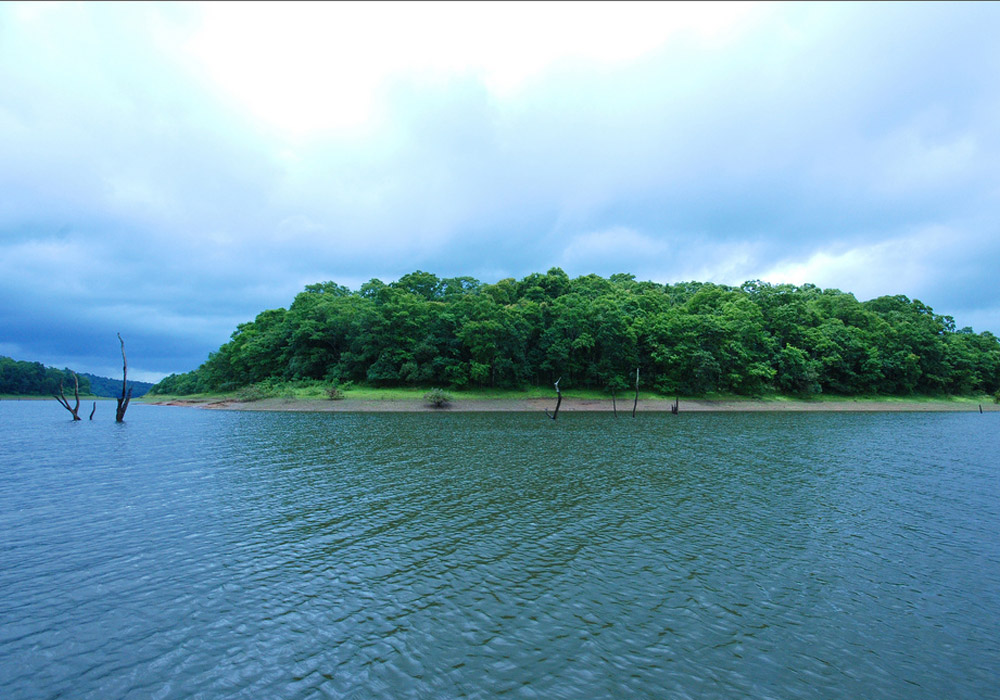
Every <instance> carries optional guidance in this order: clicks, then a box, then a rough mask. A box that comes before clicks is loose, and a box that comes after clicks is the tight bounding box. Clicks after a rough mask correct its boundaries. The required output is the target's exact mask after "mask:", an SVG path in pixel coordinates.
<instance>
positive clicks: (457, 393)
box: [137, 381, 998, 411]
mask: <svg viewBox="0 0 1000 700" xmlns="http://www.w3.org/2000/svg"><path fill="white" fill-rule="evenodd" d="M331 388H332V387H331V385H330V384H328V383H324V382H309V381H299V382H274V383H266V384H259V385H254V386H252V387H246V388H243V389H240V390H238V391H233V392H221V393H203V394H191V395H183V396H177V395H167V394H158V395H147V396H144V397H143V398H141V399H137V401H141V402H143V403H156V404H161V403H182V404H207V405H220V406H221V405H226V406H227V407H242V408H253V407H254V405H255V404H259V405H260V406H261V408H263V407H264V406H267V407H268V408H269V409H272V410H279V409H280V407H281V406H286V407H288V409H289V410H293V409H292V407H293V406H294V405H298V406H299V408H300V409H301V408H304V407H305V406H309V407H310V408H311V410H353V409H355V408H358V407H361V406H364V407H365V408H366V409H371V408H372V406H375V407H377V406H378V405H379V404H384V405H386V406H388V405H389V404H392V405H393V410H405V407H406V406H412V407H413V409H414V410H418V409H419V408H420V407H422V406H423V405H424V404H425V403H426V401H425V399H424V395H425V394H426V393H427V392H428V390H429V389H428V388H426V387H424V388H419V387H395V388H381V387H371V386H364V385H360V386H359V385H348V386H343V387H338V391H339V394H337V395H336V398H331V395H330V389H331ZM445 391H446V392H447V393H448V394H449V396H450V397H451V401H450V404H449V405H450V406H451V407H452V408H454V409H459V410H461V408H462V407H463V406H467V407H470V410H490V409H491V407H494V406H495V407H497V408H500V407H501V405H502V404H503V405H506V406H507V407H508V408H509V407H514V408H509V410H517V408H516V407H522V408H524V407H531V406H534V405H535V404H537V403H538V402H554V401H555V398H556V397H555V391H554V390H553V389H552V388H548V387H529V388H526V389H523V390H514V389H466V390H454V389H446V390H445ZM616 396H617V402H618V409H619V410H620V411H621V410H629V409H630V408H631V405H632V401H633V399H634V396H635V394H634V393H633V392H629V391H623V392H619V393H618V394H617V395H616ZM675 398H678V399H679V400H680V402H681V405H682V407H683V406H684V404H687V405H688V406H689V407H692V408H693V407H695V406H697V407H699V410H711V409H712V408H713V407H717V408H719V410H723V409H724V410H740V409H741V407H742V408H744V409H745V410H800V409H803V408H808V409H810V410H823V408H824V406H828V407H829V408H830V410H849V409H850V406H857V407H858V409H859V410H878V409H879V408H883V409H884V410H921V409H926V410H930V409H936V410H949V409H950V410H974V409H978V406H980V405H982V406H983V410H997V409H998V406H997V405H996V403H995V402H994V399H993V397H991V396H987V395H973V396H918V395H913V396H872V395H869V396H836V395H828V394H821V395H817V396H812V397H808V398H803V397H800V396H786V395H781V394H770V395H765V396H755V397H750V396H735V395H726V394H708V395H703V396H679V397H675V396H674V395H662V394H658V393H656V392H653V391H647V390H643V389H642V388H640V390H639V399H640V404H641V405H643V406H645V407H646V408H647V410H650V409H652V410H663V409H665V408H666V409H668V407H669V404H671V403H672V402H673V401H674V399H675ZM563 400H564V402H565V403H566V406H567V410H611V394H610V393H608V392H606V391H600V390H593V389H569V390H566V391H563ZM400 406H402V407H403V408H402V409H400V408H399V407H400ZM359 410H360V409H359Z"/></svg>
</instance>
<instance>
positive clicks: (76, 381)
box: [52, 372, 80, 420]
mask: <svg viewBox="0 0 1000 700" xmlns="http://www.w3.org/2000/svg"><path fill="white" fill-rule="evenodd" d="M52 396H53V397H54V398H55V400H56V401H58V402H59V403H60V404H61V405H62V407H63V408H65V409H66V410H67V411H69V412H70V414H72V416H73V420H80V415H79V413H77V411H79V410H80V380H79V379H78V378H77V376H76V372H73V396H74V397H75V398H76V405H75V406H73V407H72V408H70V405H69V401H67V400H66V394H65V393H63V383H62V382H61V381H60V382H59V396H56V395H55V394H53V395H52Z"/></svg>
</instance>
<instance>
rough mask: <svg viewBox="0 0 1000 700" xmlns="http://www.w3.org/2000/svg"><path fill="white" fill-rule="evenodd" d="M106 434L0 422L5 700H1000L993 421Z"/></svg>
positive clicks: (17, 415)
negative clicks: (331, 699) (200, 699)
mask: <svg viewBox="0 0 1000 700" xmlns="http://www.w3.org/2000/svg"><path fill="white" fill-rule="evenodd" d="M113 410H114V404H113V403H102V404H101V405H99V406H98V412H97V416H96V419H95V421H93V422H89V421H86V420H84V421H82V422H80V423H72V422H70V421H69V420H67V418H68V414H67V413H66V411H65V410H64V409H62V408H61V407H60V406H59V405H58V404H56V403H55V402H48V401H47V402H15V401H0V697H2V698H6V699H14V698H55V697H74V698H100V699H102V700H103V699H106V698H190V697H205V698H209V697H242V698H279V697H280V698H312V697H337V698H458V697H467V698H492V697H497V696H505V697H511V698H643V697H646V698H653V697H656V698H666V697H669V698H688V697H690V698H734V697H753V698H782V699H785V698H810V699H812V698H862V697H867V698H907V699H910V698H934V699H937V698H943V697H948V698H977V699H980V698H988V697H998V690H997V679H998V677H1000V641H998V639H1000V535H998V526H1000V413H992V414H990V413H987V414H984V415H980V414H978V413H975V414H973V413H955V414H940V413H935V414H922V413H887V414H835V413H817V414H812V413H810V414H772V413H766V414H765V413H760V414H736V413H729V414H723V413H719V414H712V413H698V414H694V413H692V414H684V413H682V414H681V415H679V416H671V415H669V414H646V415H643V414H640V415H639V416H638V417H637V418H636V419H635V420H633V419H630V418H627V417H624V418H618V419H617V420H616V419H615V418H614V417H612V416H611V415H605V414H587V413H576V414H572V413H567V414H564V415H563V416H560V418H559V420H558V421H550V420H548V419H546V418H545V416H544V415H543V414H534V413H532V414H524V413H522V414H518V413H515V414H498V413H493V414H447V413H443V414H333V413H330V414H291V413H286V414H275V413H266V414H265V413H235V412H220V411H205V410H196V409H185V408H169V407H156V406H145V405H133V406H132V407H130V408H129V412H128V416H127V421H126V423H125V424H122V425H117V424H115V423H114V419H113V415H114V414H113ZM86 413H89V411H84V414H86Z"/></svg>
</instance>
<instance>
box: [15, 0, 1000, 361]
mask: <svg viewBox="0 0 1000 700" xmlns="http://www.w3.org/2000/svg"><path fill="white" fill-rule="evenodd" d="M998 30H1000V4H997V3H970V4H962V3H940V4H938V3H913V4H911V3H886V4H880V3H832V4H824V3H804V4H796V3H778V4H771V3H734V4H726V3H704V4H701V3H650V2H641V3H635V4H629V3H624V2H618V3H614V4H603V3H596V2H588V3H573V2H557V3H551V4H548V3H540V2H531V3H507V2H503V3H487V2H476V3H453V2H446V3H399V4H397V3H387V2H383V3H358V4H352V3H311V2H310V3H302V4H296V3H281V4H268V3H257V2H253V3H220V4H213V3H208V4H201V3H167V4H154V3H17V2H4V3H0V355H6V356H10V357H13V358H14V359H18V360H29V361H38V362H42V363H44V364H46V365H52V366H57V367H66V366H68V367H71V368H73V369H76V370H78V371H89V372H93V373H95V374H100V375H105V376H111V377H114V376H117V375H119V373H120V372H121V355H120V351H119V345H118V340H117V337H116V333H118V332H120V333H121V334H122V336H123V338H124V339H125V343H126V351H127V353H128V357H129V369H130V376H131V377H133V378H134V379H140V380H147V381H155V380H157V379H159V378H161V377H163V376H165V375H166V374H170V373H173V372H185V371H189V370H192V369H195V368H196V367H197V366H198V365H199V364H201V363H202V362H203V361H204V360H205V359H207V357H208V354H209V353H210V352H212V351H214V350H216V349H217V348H218V347H219V346H220V345H221V344H222V343H224V342H226V341H227V340H228V339H229V336H230V334H231V333H232V332H233V331H234V330H235V328H236V325H237V324H239V323H242V322H245V321H249V320H252V319H253V318H254V317H255V316H256V315H257V314H258V313H259V312H261V311H263V310H265V309H269V308H278V307H286V308H287V306H288V305H289V304H290V303H291V301H292V299H293V298H294V296H295V294H296V293H298V292H299V291H301V290H302V288H303V287H304V286H305V285H307V284H312V283H315V282H322V281H327V280H332V281H335V282H338V283H340V284H344V285H346V286H348V287H350V288H352V289H357V288H358V287H359V286H360V285H361V284H362V283H364V282H365V281H367V280H369V279H371V278H379V279H382V280H383V281H386V282H389V281H392V280H395V279H398V278H399V277H400V276H401V275H404V274H406V273H408V272H412V271H414V270H418V269H419V270H425V271H428V272H433V273H435V274H437V275H439V276H441V277H452V276H461V275H470V276H473V277H476V278H477V279H480V280H482V281H484V282H496V281H497V280H499V279H502V278H505V277H514V278H521V277H523V276H525V275H527V274H529V273H531V272H545V271H546V270H548V269H549V268H551V267H561V268H562V269H564V270H565V271H566V272H567V273H568V274H569V275H570V276H571V277H576V276H578V275H584V274H589V273H596V274H599V275H602V276H608V275H611V274H614V273H616V272H629V273H632V274H634V275H636V277H637V278H639V279H642V280H654V281H657V282H664V283H673V282H680V281H688V280H698V281H706V282H718V283H723V284H732V285H738V284H741V283H742V282H744V281H746V280H751V279H762V280H765V281H768V282H772V283H782V282H790V283H794V284H803V283H807V282H808V283H812V284H816V285H819V286H820V287H824V288H836V289H840V290H843V291H846V292H852V293H854V294H855V295H856V296H857V297H858V299H860V300H866V299H870V298H873V297H876V296H880V295H883V294H905V295H907V296H908V297H910V298H913V299H919V300H921V301H923V302H924V303H925V304H928V305H930V306H931V307H933V308H934V310H935V311H936V312H937V313H940V314H947V315H950V316H952V317H954V319H955V322H956V324H957V326H958V327H959V328H961V327H964V326H971V327H973V329H974V330H976V331H985V330H988V331H991V332H993V333H996V334H1000V284H997V282H996V281H995V272H996V270H997V269H1000V79H998V76H1000V42H998V41H996V36H997V34H998Z"/></svg>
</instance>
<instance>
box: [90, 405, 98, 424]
mask: <svg viewBox="0 0 1000 700" xmlns="http://www.w3.org/2000/svg"><path fill="white" fill-rule="evenodd" d="M96 412H97V402H96V401H95V402H94V407H93V408H92V409H90V420H94V414H95V413H96Z"/></svg>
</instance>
